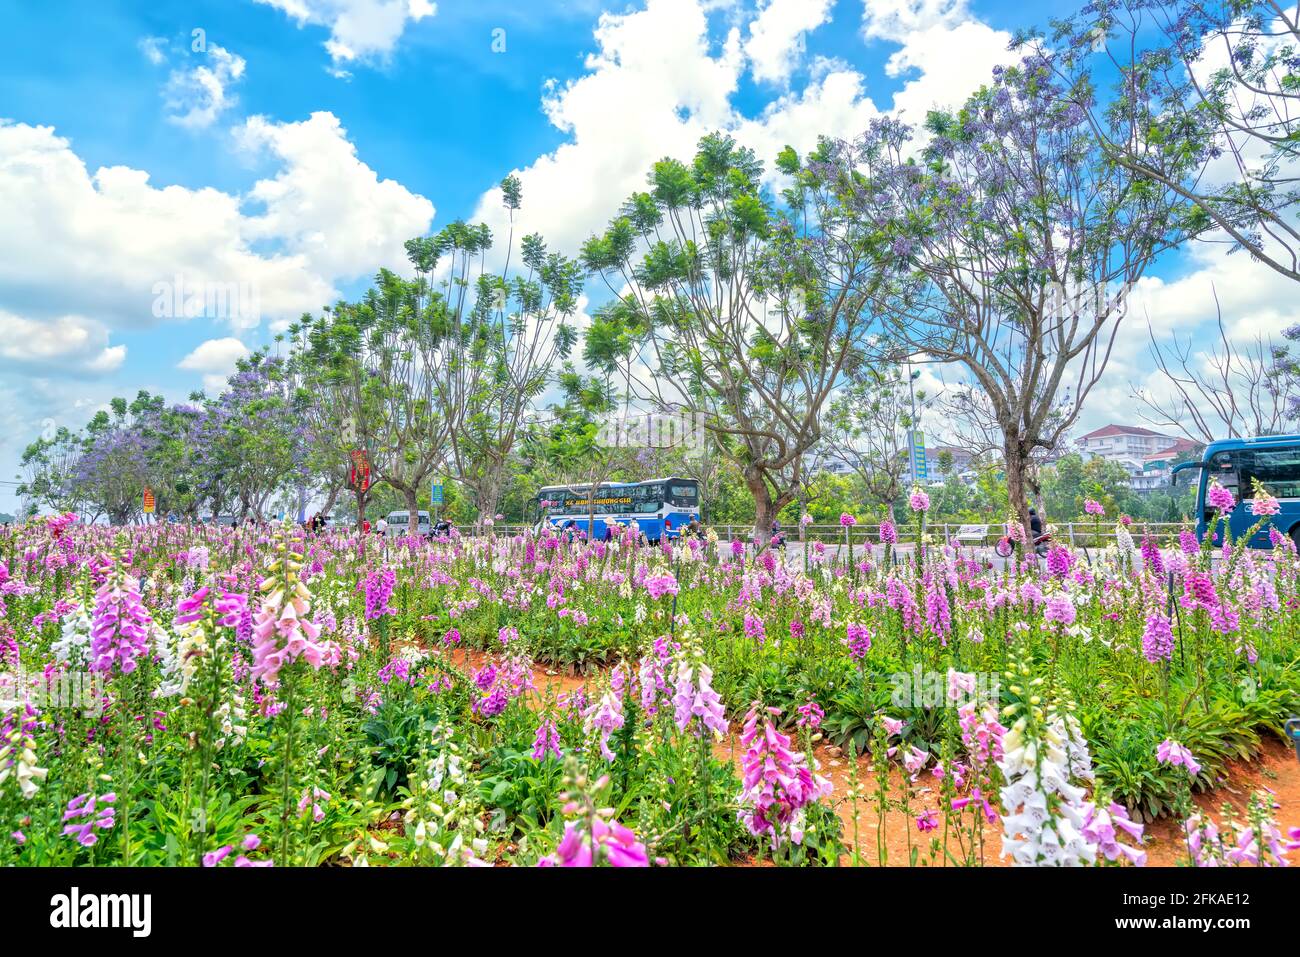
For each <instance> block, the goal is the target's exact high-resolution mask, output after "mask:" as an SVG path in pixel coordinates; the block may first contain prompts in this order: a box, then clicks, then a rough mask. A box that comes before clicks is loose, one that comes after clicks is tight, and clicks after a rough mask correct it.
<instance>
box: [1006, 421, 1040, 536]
mask: <svg viewBox="0 0 1300 957" xmlns="http://www.w3.org/2000/svg"><path fill="white" fill-rule="evenodd" d="M1002 460H1003V467H1004V468H1005V469H1006V473H1007V498H1008V499H1009V500H1010V503H1011V511H1012V514H1014V515H1015V516H1016V518H1018V519H1019V520H1020V524H1021V526H1022V527H1023V528H1024V530H1025V542H1026V545H1025V552H1026V554H1028V553H1030V552H1032V551H1033V544H1034V533H1033V531H1032V530H1031V529H1030V527H1029V500H1028V498H1027V497H1026V495H1025V479H1026V474H1027V472H1028V466H1029V455H1028V454H1027V453H1026V452H1025V451H1024V446H1023V444H1022V443H1021V442H1020V441H1019V440H1017V439H1015V438H1012V437H1010V436H1008V437H1007V438H1005V439H1004V440H1003V444H1002Z"/></svg>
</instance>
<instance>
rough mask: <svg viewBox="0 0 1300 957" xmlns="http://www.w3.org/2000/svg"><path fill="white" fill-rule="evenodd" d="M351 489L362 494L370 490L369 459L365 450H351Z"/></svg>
mask: <svg viewBox="0 0 1300 957" xmlns="http://www.w3.org/2000/svg"><path fill="white" fill-rule="evenodd" d="M349 478H350V479H351V484H352V487H353V488H355V489H357V490H358V491H361V492H364V491H365V490H366V489H368V488H370V457H369V456H368V455H366V450H365V449H353V450H352V473H351V475H350V476H349Z"/></svg>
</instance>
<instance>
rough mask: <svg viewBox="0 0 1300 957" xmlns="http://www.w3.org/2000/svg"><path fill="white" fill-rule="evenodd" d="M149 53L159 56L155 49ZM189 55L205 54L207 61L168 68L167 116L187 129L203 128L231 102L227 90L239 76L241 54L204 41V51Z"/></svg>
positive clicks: (242, 59)
mask: <svg viewBox="0 0 1300 957" xmlns="http://www.w3.org/2000/svg"><path fill="white" fill-rule="evenodd" d="M153 53H154V54H156V55H158V56H161V53H159V52H158V51H157V50H156V49H155V50H153ZM146 55H148V53H147V54H146ZM192 56H195V57H206V58H207V62H206V63H200V64H199V65H198V66H194V67H192V68H190V69H181V70H173V71H172V73H171V76H170V77H169V78H168V80H167V86H166V87H165V88H164V90H163V96H164V98H165V99H166V102H167V110H168V115H167V119H168V120H170V121H171V122H172V123H175V124H176V125H178V126H184V127H187V128H189V129H205V128H207V127H209V126H211V125H212V124H213V123H215V122H216V120H217V117H218V116H220V115H221V114H222V113H224V112H225V111H226V110H228V109H230V108H231V107H232V106H234V105H235V102H236V99H235V97H234V96H233V94H231V93H230V92H229V90H230V87H231V86H233V85H234V84H236V83H238V82H239V81H240V80H241V79H243V76H244V68H245V63H244V58H243V57H241V56H239V55H238V54H235V53H231V52H230V51H229V50H227V49H225V48H224V47H221V46H218V45H217V44H215V43H212V44H208V48H207V52H206V53H195V54H192ZM150 59H151V60H152V59H153V57H152V56H150ZM153 62H159V61H157V60H155V61H153Z"/></svg>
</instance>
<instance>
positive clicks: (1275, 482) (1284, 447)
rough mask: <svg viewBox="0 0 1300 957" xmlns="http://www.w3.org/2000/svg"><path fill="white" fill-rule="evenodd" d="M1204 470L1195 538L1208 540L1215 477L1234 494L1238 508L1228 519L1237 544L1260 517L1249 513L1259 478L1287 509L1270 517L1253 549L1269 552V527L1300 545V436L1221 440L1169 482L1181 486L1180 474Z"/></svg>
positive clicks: (1173, 474) (1175, 471)
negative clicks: (1209, 494) (1209, 497)
mask: <svg viewBox="0 0 1300 957" xmlns="http://www.w3.org/2000/svg"><path fill="white" fill-rule="evenodd" d="M1192 470H1197V471H1198V472H1199V478H1198V482H1199V484H1198V486H1197V492H1196V535H1197V537H1198V538H1201V539H1204V537H1205V533H1206V531H1207V529H1208V522H1209V518H1210V516H1211V514H1212V511H1211V509H1210V508H1209V506H1208V505H1207V504H1206V501H1205V496H1206V493H1207V492H1208V490H1209V487H1210V481H1211V480H1212V479H1213V480H1215V481H1217V482H1218V483H1219V484H1220V485H1222V486H1223V487H1224V488H1226V489H1227V490H1228V491H1230V492H1231V493H1232V494H1233V497H1234V498H1236V500H1237V507H1236V508H1234V509H1233V510H1232V514H1231V515H1229V516H1228V528H1229V530H1230V531H1231V532H1232V538H1233V541H1238V540H1239V539H1240V538H1241V536H1243V535H1245V534H1246V532H1247V531H1249V530H1250V527H1251V526H1252V525H1254V524H1255V523H1256V522H1257V521H1259V519H1258V518H1257V517H1256V516H1254V515H1252V514H1251V513H1250V500H1251V498H1252V497H1253V494H1254V492H1253V489H1254V480H1256V479H1258V480H1259V483H1260V484H1261V485H1263V486H1264V488H1265V489H1267V490H1268V493H1269V494H1270V495H1272V496H1273V497H1274V498H1276V499H1277V500H1278V501H1279V502H1280V503H1281V504H1282V510H1281V511H1280V512H1278V513H1277V514H1276V515H1274V516H1272V517H1270V518H1268V519H1265V521H1264V524H1263V526H1261V528H1260V530H1259V531H1258V532H1256V533H1255V534H1254V535H1252V536H1251V538H1250V541H1249V542H1248V543H1247V544H1249V546H1250V547H1251V548H1269V547H1271V543H1270V542H1269V537H1268V535H1269V531H1270V529H1273V528H1276V529H1277V530H1278V531H1279V532H1281V533H1282V534H1283V535H1289V536H1290V537H1291V540H1292V541H1294V542H1296V544H1297V546H1300V435H1262V436H1260V437H1258V438H1254V439H1219V440H1218V441H1215V442H1211V443H1210V444H1209V445H1207V446H1206V447H1205V454H1204V456H1203V457H1202V459H1201V461H1199V462H1184V463H1183V464H1182V465H1175V466H1174V468H1173V471H1172V472H1171V473H1170V476H1169V479H1170V482H1171V483H1172V484H1174V485H1177V484H1178V473H1179V472H1184V471H1192Z"/></svg>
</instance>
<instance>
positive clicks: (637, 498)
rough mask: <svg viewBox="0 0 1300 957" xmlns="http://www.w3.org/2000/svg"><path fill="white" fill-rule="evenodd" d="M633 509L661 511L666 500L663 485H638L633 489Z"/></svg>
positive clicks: (636, 510)
mask: <svg viewBox="0 0 1300 957" xmlns="http://www.w3.org/2000/svg"><path fill="white" fill-rule="evenodd" d="M632 499H633V501H632V511H634V512H639V513H642V514H649V513H652V512H657V511H659V508H660V507H661V506H662V505H663V502H664V487H663V486H662V485H658V484H655V485H638V486H637V487H636V488H634V489H632Z"/></svg>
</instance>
